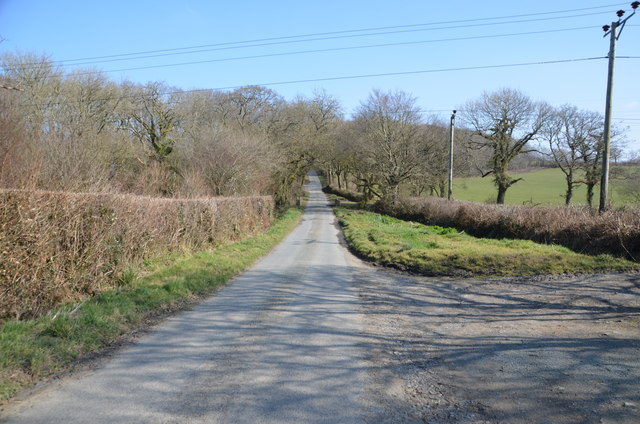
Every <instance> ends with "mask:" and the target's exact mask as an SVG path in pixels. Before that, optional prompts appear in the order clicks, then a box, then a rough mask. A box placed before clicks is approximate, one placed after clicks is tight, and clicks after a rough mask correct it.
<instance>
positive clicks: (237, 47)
mask: <svg viewBox="0 0 640 424" xmlns="http://www.w3.org/2000/svg"><path fill="white" fill-rule="evenodd" d="M603 13H604V12H598V13H587V14H582V15H573V16H562V17H553V18H540V19H532V20H518V21H506V22H492V23H484V24H474V25H458V26H449V27H439V28H421V29H409V30H401V31H387V32H373V33H368V34H355V35H353V34H352V35H343V36H331V37H321V38H309V39H304V40H288V41H277V42H266V43H259V44H247V45H242V46H226V47H216V48H208V49H201V50H192V51H187V52H184V51H183V52H174V53H162V54H153V55H147V56H137V57H127V58H115V59H107V60H100V61H91V62H79V63H73V64H70V63H67V64H65V63H63V62H62V61H61V62H54V63H60V66H80V65H93V64H96V63H107V62H119V61H126V60H140V59H151V58H156V57H166V56H175V55H185V54H194V53H206V52H212V51H225V50H237V49H245V48H252V47H265V46H274V45H284V44H294V43H306V42H310V41H327V40H337V39H345V38H356V37H370V36H374V35H389V34H402V33H413V32H424V31H436V30H442V29H459V28H470V27H484V26H495V25H504V24H514V23H524V22H534V21H543V20H556V19H565V18H572V17H582V16H589V15H599V14H603ZM67 62H68V61H67Z"/></svg>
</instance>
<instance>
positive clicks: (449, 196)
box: [447, 110, 456, 200]
mask: <svg viewBox="0 0 640 424" xmlns="http://www.w3.org/2000/svg"><path fill="white" fill-rule="evenodd" d="M455 125H456V111H455V110H454V111H453V113H452V114H451V124H450V126H449V191H448V193H447V199H449V200H451V199H452V198H453V130H454V128H455Z"/></svg>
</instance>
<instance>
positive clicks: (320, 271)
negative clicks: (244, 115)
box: [0, 174, 375, 424]
mask: <svg viewBox="0 0 640 424" xmlns="http://www.w3.org/2000/svg"><path fill="white" fill-rule="evenodd" d="M308 190H309V191H310V195H311V198H310V201H309V204H308V207H307V209H306V211H305V214H304V217H303V221H302V222H301V224H300V225H299V226H298V227H297V228H296V229H295V230H294V232H293V233H292V234H290V236H289V237H288V238H286V240H285V241H284V242H283V243H282V244H281V245H279V247H277V248H276V249H275V250H274V251H273V252H272V253H271V254H270V255H268V256H267V257H265V258H264V259H263V260H261V261H260V262H258V263H257V264H256V265H255V266H253V267H252V268H251V269H250V270H249V271H247V272H246V273H244V274H243V275H241V276H239V277H238V278H236V279H234V280H233V281H232V282H230V284H229V285H228V286H227V287H225V288H224V289H222V290H221V291H219V292H218V293H217V294H216V295H215V296H213V297H211V298H210V299H208V300H207V301H205V302H204V303H202V304H200V305H199V306H198V307H196V308H195V309H194V310H192V311H189V312H185V313H182V314H179V315H178V316H175V317H173V318H171V319H169V320H167V321H166V322H164V323H163V324H162V325H160V326H158V328H156V329H155V330H154V331H153V332H152V333H150V334H148V335H147V336H145V337H143V338H142V339H141V340H139V342H137V343H136V344H135V345H132V346H130V347H128V348H126V349H124V350H123V351H121V352H119V353H118V354H117V355H116V356H115V357H114V358H112V359H111V360H110V361H108V362H107V363H106V364H105V365H104V366H103V367H101V368H99V369H97V370H92V371H85V372H81V373H80V374H79V375H74V376H72V377H69V378H65V379H63V380H62V381H60V382H56V383H53V384H51V385H50V386H49V387H47V388H46V389H45V390H43V391H41V392H40V393H38V394H36V395H35V396H33V397H31V398H29V399H28V400H27V401H24V402H19V403H18V404H17V405H14V406H12V408H11V410H10V411H9V415H8V416H6V417H5V418H3V419H0V421H2V422H7V423H47V424H52V423H87V422H91V423H143V422H144V423H149V422H153V423H160V422H180V423H200V422H207V423H213V422H215V423H225V422H228V423H302V422H305V423H338V422H339V423H360V422H367V421H370V420H371V419H372V418H371V417H372V415H371V414H373V415H375V412H373V410H374V409H375V406H373V405H371V402H369V403H368V401H367V399H369V398H370V397H369V396H367V393H365V391H366V390H367V388H368V387H370V386H371V384H369V378H370V377H369V375H368V372H367V365H366V362H365V360H364V346H365V345H366V342H365V341H364V338H363V335H362V334H363V324H362V315H361V313H360V310H359V306H358V293H357V291H356V290H355V289H354V287H353V286H352V283H353V278H352V274H353V272H352V268H351V266H350V265H348V264H347V258H346V255H348V253H347V251H346V249H345V248H344V247H343V246H341V245H340V243H339V239H338V230H337V229H336V227H335V225H334V215H333V213H332V211H331V209H330V208H329V207H328V206H327V201H326V197H325V196H324V194H323V193H322V191H321V186H320V182H319V180H318V177H317V176H315V174H314V175H312V176H311V177H310V183H309V185H308Z"/></svg>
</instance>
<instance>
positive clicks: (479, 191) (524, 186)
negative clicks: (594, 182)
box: [453, 167, 637, 206]
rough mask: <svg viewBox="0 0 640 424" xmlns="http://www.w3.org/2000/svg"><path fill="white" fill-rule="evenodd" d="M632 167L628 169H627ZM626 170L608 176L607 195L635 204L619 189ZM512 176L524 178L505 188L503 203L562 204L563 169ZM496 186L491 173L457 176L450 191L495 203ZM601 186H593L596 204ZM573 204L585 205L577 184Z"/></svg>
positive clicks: (584, 191)
mask: <svg viewBox="0 0 640 424" xmlns="http://www.w3.org/2000/svg"><path fill="white" fill-rule="evenodd" d="M629 169H631V168H629ZM629 169H627V168H625V167H619V170H618V171H617V172H614V175H613V177H612V179H611V190H610V196H611V200H612V202H613V204H614V206H624V205H631V204H637V202H635V201H634V200H633V199H632V198H631V197H628V196H624V195H623V194H621V193H620V191H619V185H620V180H619V179H617V178H616V175H618V174H622V173H628V172H629ZM513 176H514V177H517V178H523V180H522V181H519V182H518V183H516V184H514V185H513V186H511V187H510V188H509V190H507V195H506V199H505V203H506V204H509V205H544V206H561V205H564V194H565V192H566V182H565V177H564V174H563V173H562V171H561V170H560V169H558V168H555V169H540V170H537V171H532V172H527V173H523V174H513ZM497 193H498V191H497V189H496V187H495V185H494V184H493V180H492V178H491V175H489V176H488V177H485V178H481V177H471V178H456V179H454V184H453V194H454V197H455V198H456V199H457V200H468V201H471V202H479V203H495V201H496V196H497ZM599 193H600V186H599V185H598V186H596V188H595V194H594V202H595V203H596V204H597V202H598V195H599ZM571 203H572V204H574V205H586V204H587V189H586V188H585V186H584V185H579V186H577V187H576V188H575V189H574V193H573V199H572V201H571Z"/></svg>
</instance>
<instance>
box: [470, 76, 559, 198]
mask: <svg viewBox="0 0 640 424" xmlns="http://www.w3.org/2000/svg"><path fill="white" fill-rule="evenodd" d="M461 109H462V110H464V111H465V113H464V115H463V116H464V120H465V121H466V122H467V123H468V124H469V125H471V127H472V128H473V129H474V130H475V131H476V134H477V137H475V138H473V139H472V140H471V142H470V143H471V145H472V147H473V148H476V149H483V148H488V149H490V150H491V152H492V155H491V160H490V163H489V164H488V170H485V171H482V176H483V177H486V176H488V175H493V181H494V183H495V185H496V187H497V188H498V196H497V199H496V203H498V204H503V203H504V200H505V194H506V192H507V189H509V187H511V186H512V185H514V184H515V183H517V182H518V181H521V180H522V178H513V177H511V176H510V175H509V173H508V171H509V163H510V162H511V161H512V160H513V159H514V158H515V157H517V156H518V155H520V154H521V153H525V152H530V151H533V149H529V148H528V145H529V142H531V141H532V140H534V139H535V138H536V136H537V135H538V133H539V132H540V130H541V129H542V127H543V124H544V122H545V120H546V119H547V117H548V116H549V113H550V107H549V106H548V105H546V104H545V103H537V102H533V101H532V100H531V99H530V98H529V97H527V96H525V95H524V94H522V93H521V92H519V91H517V90H512V89H508V88H503V89H501V90H498V91H496V92H494V93H488V92H485V93H484V94H483V95H482V96H481V97H480V98H479V99H477V100H473V101H470V102H468V103H467V104H466V105H465V106H463V107H462V108H461Z"/></svg>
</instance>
